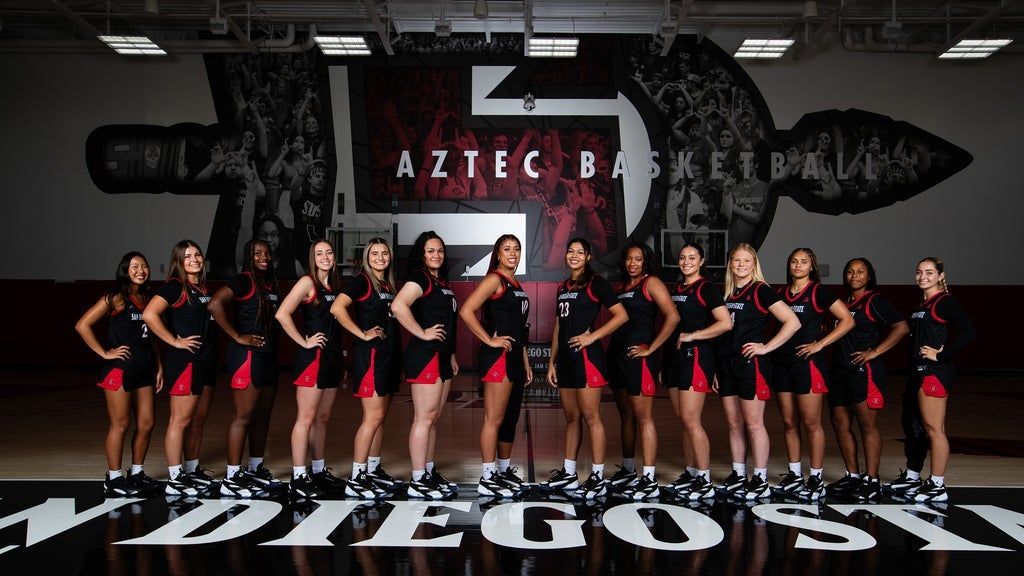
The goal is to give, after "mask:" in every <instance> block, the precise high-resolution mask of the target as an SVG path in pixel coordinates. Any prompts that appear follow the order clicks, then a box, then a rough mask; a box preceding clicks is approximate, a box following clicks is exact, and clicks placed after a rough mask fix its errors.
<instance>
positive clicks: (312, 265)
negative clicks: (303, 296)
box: [306, 238, 341, 306]
mask: <svg viewBox="0 0 1024 576" xmlns="http://www.w3.org/2000/svg"><path fill="white" fill-rule="evenodd" d="M317 244H327V245H328V246H329V247H330V248H331V252H334V266H332V267H331V270H330V272H328V273H327V283H328V284H330V285H331V290H337V289H338V288H340V287H341V275H340V274H338V251H337V250H335V249H334V244H331V243H330V242H329V241H328V240H327V239H326V238H321V239H319V240H315V241H314V242H313V243H312V244H310V245H309V258H308V260H307V261H306V265H307V268H306V273H307V274H309V276H310V278H312V279H313V304H314V305H315V306H319V305H320V292H322V291H323V289H324V286H323V284H322V283H321V282H320V280H319V279H317V277H316V270H317V268H316V246H317Z"/></svg>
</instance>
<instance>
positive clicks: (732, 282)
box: [725, 242, 767, 298]
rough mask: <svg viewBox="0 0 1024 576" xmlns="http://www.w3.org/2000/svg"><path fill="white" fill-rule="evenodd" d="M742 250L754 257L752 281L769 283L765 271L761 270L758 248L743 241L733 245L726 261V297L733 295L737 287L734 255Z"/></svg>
mask: <svg viewBox="0 0 1024 576" xmlns="http://www.w3.org/2000/svg"><path fill="white" fill-rule="evenodd" d="M740 251H743V252H748V253H749V254H750V255H751V256H753V257H754V271H753V272H752V273H751V274H750V277H751V278H752V279H753V280H752V282H764V283H765V284H767V282H765V280H764V273H763V272H761V261H760V260H758V259H757V250H754V247H753V246H751V245H750V244H747V243H746V242H741V243H739V244H737V245H735V246H733V247H732V250H729V259H728V260H726V261H725V297H726V298H728V297H729V296H732V292H733V290H735V289H736V278H734V277H733V275H732V257H733V255H735V254H736V253H737V252H740Z"/></svg>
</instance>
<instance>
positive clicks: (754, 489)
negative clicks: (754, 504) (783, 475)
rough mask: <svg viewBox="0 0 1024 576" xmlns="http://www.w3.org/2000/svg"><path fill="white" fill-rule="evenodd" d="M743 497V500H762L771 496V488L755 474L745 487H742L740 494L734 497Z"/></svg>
mask: <svg viewBox="0 0 1024 576" xmlns="http://www.w3.org/2000/svg"><path fill="white" fill-rule="evenodd" d="M741 495H742V497H743V499H744V500H760V499H762V498H768V497H770V496H771V495H772V489H771V486H769V485H768V482H767V481H765V479H764V478H761V477H760V476H758V475H757V474H754V475H753V476H751V477H750V480H748V481H747V483H746V485H744V486H743V490H742V492H737V493H736V496H737V497H739V496H741Z"/></svg>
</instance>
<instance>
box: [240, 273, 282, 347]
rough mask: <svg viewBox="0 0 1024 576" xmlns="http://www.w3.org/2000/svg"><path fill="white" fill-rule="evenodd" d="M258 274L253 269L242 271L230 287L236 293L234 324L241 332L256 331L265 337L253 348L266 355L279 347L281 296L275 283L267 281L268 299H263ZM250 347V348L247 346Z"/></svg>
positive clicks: (265, 289)
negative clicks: (278, 314) (278, 311)
mask: <svg viewBox="0 0 1024 576" xmlns="http://www.w3.org/2000/svg"><path fill="white" fill-rule="evenodd" d="M256 282H257V280H256V277H255V276H254V275H253V273H252V272H242V273H241V274H239V275H237V276H235V277H234V278H233V279H232V280H231V283H230V284H228V287H229V288H231V292H232V293H233V294H234V295H235V296H234V322H233V324H234V326H235V330H237V331H238V333H239V334H255V335H257V336H263V337H264V339H265V343H264V344H263V346H257V347H251V349H252V350H253V351H256V352H260V353H263V354H275V353H276V350H277V348H276V347H277V320H275V319H274V313H275V312H277V303H278V300H279V296H278V293H277V290H276V289H275V288H274V285H273V284H271V283H269V282H265V283H264V284H263V290H264V294H265V298H266V302H265V303H262V304H261V302H260V296H259V293H258V291H257V289H256ZM247 348H249V347H247Z"/></svg>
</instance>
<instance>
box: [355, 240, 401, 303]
mask: <svg viewBox="0 0 1024 576" xmlns="http://www.w3.org/2000/svg"><path fill="white" fill-rule="evenodd" d="M378 244H382V245H384V247H385V248H387V249H388V254H390V255H391V256H390V258H389V259H388V267H387V268H386V269H385V270H384V282H387V284H388V286H390V287H391V289H392V290H394V289H395V273H394V269H395V253H394V251H392V250H391V245H390V244H388V241H387V240H385V239H383V238H380V237H377V238H370V239H369V240H368V241H367V242H366V246H364V247H363V273H364V274H366V275H367V276H369V278H370V285H371V286H373V289H374V291H376V292H379V291H380V281H379V280H377V276H375V275H374V273H373V268H370V248H373V247H374V246H376V245H378Z"/></svg>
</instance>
